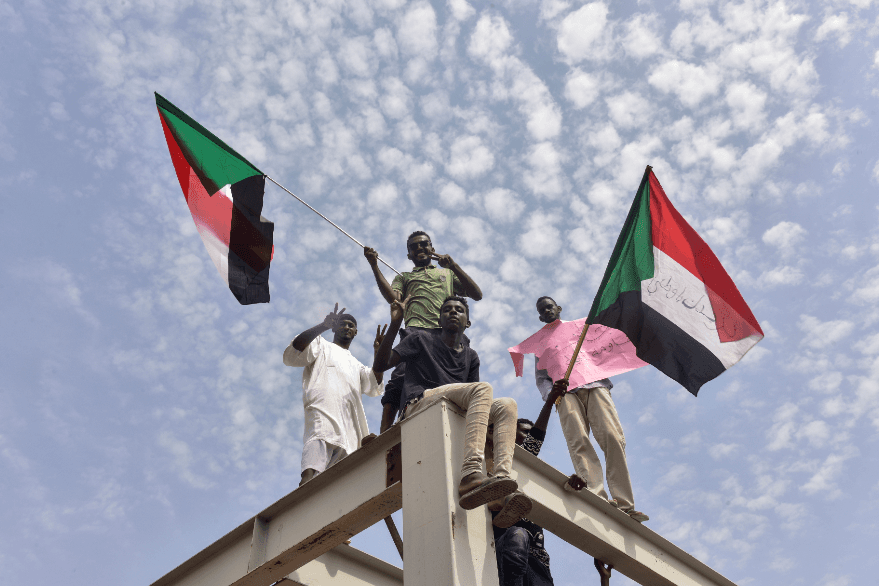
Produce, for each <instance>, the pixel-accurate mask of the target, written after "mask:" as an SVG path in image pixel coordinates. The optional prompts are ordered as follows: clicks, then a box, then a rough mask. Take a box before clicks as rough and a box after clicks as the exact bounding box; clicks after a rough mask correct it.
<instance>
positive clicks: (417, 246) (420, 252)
mask: <svg viewBox="0 0 879 586" xmlns="http://www.w3.org/2000/svg"><path fill="white" fill-rule="evenodd" d="M406 248H407V249H408V250H409V260H411V261H412V262H413V263H414V264H415V266H416V267H426V266H427V265H429V264H430V260H431V259H430V255H431V254H433V244H431V243H430V238H428V237H427V236H425V235H424V234H419V235H418V236H414V237H412V238H410V239H409V242H407V243H406Z"/></svg>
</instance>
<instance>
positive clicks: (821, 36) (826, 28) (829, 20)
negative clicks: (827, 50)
mask: <svg viewBox="0 0 879 586" xmlns="http://www.w3.org/2000/svg"><path fill="white" fill-rule="evenodd" d="M830 36H835V37H836V42H837V43H838V44H839V46H840V47H845V46H846V45H848V43H849V41H851V39H852V36H851V25H850V24H849V21H848V14H846V13H845V12H840V13H839V14H828V15H827V17H826V18H825V19H824V22H822V23H821V26H819V27H818V30H817V31H815V40H816V41H823V40H825V39H827V38H828V37H830Z"/></svg>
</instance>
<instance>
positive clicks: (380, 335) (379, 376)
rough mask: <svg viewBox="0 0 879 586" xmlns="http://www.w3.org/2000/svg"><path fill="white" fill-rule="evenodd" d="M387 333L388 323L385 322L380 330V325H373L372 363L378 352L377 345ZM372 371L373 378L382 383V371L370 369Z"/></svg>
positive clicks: (379, 344)
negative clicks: (383, 327)
mask: <svg viewBox="0 0 879 586" xmlns="http://www.w3.org/2000/svg"><path fill="white" fill-rule="evenodd" d="M387 333H388V324H385V329H384V330H382V327H381V326H375V340H374V341H373V342H372V359H373V365H374V364H375V355H376V353H377V352H378V349H379V346H381V344H382V341H384V339H385V334H387ZM372 372H373V373H374V374H375V380H376V381H378V384H381V383H382V371H380V370H376V369H375V368H373V369H372Z"/></svg>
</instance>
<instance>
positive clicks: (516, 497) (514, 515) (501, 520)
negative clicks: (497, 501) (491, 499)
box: [491, 490, 532, 529]
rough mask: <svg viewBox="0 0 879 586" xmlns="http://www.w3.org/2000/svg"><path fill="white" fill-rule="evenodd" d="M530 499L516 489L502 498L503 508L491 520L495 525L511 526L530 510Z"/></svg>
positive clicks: (501, 526)
mask: <svg viewBox="0 0 879 586" xmlns="http://www.w3.org/2000/svg"><path fill="white" fill-rule="evenodd" d="M531 506H532V503H531V499H530V498H528V497H527V496H525V495H524V494H522V493H521V492H519V491H518V490H517V491H516V492H514V493H513V494H511V495H509V496H508V497H507V498H506V499H504V508H503V509H501V512H500V513H498V514H497V515H496V516H495V518H494V520H493V521H492V522H491V523H492V525H494V526H495V527H500V528H501V529H506V528H507V527H512V526H513V525H514V524H516V522H517V521H518V520H519V519H521V518H522V517H524V516H526V515H527V514H528V513H530V512H531Z"/></svg>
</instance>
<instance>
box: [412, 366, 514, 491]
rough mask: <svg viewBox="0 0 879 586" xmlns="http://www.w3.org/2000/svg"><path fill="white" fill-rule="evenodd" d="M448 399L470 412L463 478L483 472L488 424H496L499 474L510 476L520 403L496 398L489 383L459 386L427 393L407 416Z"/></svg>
mask: <svg viewBox="0 0 879 586" xmlns="http://www.w3.org/2000/svg"><path fill="white" fill-rule="evenodd" d="M443 397H445V398H446V399H448V400H449V401H451V402H452V403H454V404H455V405H457V406H458V407H460V408H461V409H464V410H465V411H467V417H466V424H465V428H464V462H463V464H462V465H461V478H464V477H465V476H467V475H468V474H472V473H473V472H481V471H482V463H483V461H484V460H485V434H486V429H487V428H488V423H489V421H491V422H492V423H494V437H493V438H492V439H493V441H494V450H495V454H494V456H495V461H494V462H495V474H496V475H498V476H509V475H510V473H511V472H512V469H513V450H514V449H515V446H516V420H517V419H518V417H519V412H518V409H517V407H516V401H514V400H513V399H510V398H509V397H502V398H500V399H494V398H493V397H492V389H491V385H490V384H488V383H485V382H478V383H455V384H451V385H443V386H441V387H437V388H435V389H430V390H427V391H424V397H423V398H422V399H421V400H420V401H418V402H417V403H414V404H411V405H409V406H408V407H407V408H406V412H405V413H404V414H403V415H404V417H411V416H412V415H414V414H416V413H418V412H420V411H423V410H424V409H427V408H428V407H430V406H431V405H434V404H436V403H438V402H439V401H440V399H442V398H443Z"/></svg>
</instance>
